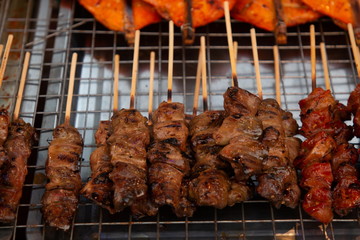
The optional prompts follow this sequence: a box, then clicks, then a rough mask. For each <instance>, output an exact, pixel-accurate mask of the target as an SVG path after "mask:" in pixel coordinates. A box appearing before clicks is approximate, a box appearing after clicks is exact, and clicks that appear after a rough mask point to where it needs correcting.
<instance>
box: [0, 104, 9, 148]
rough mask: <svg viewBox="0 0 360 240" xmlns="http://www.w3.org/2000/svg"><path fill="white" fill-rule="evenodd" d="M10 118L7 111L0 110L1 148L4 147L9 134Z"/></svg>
mask: <svg viewBox="0 0 360 240" xmlns="http://www.w3.org/2000/svg"><path fill="white" fill-rule="evenodd" d="M9 124H10V117H9V113H8V112H7V110H6V109H4V108H1V109H0V146H3V145H4V142H5V141H6V138H7V136H8V132H9Z"/></svg>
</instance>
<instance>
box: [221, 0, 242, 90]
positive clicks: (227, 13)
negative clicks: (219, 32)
mask: <svg viewBox="0 0 360 240" xmlns="http://www.w3.org/2000/svg"><path fill="white" fill-rule="evenodd" d="M224 12H225V24H226V35H227V40H228V47H229V56H230V65H231V78H232V86H236V87H238V86H239V84H238V79H237V73H236V62H235V57H234V49H233V48H234V45H233V39H232V30H231V22H230V10H229V2H228V1H224Z"/></svg>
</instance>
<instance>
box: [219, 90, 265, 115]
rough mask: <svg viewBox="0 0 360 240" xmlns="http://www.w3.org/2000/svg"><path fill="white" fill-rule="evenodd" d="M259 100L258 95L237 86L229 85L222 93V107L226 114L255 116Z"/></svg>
mask: <svg viewBox="0 0 360 240" xmlns="http://www.w3.org/2000/svg"><path fill="white" fill-rule="evenodd" d="M260 102H261V100H260V98H259V97H257V96H256V95H254V94H252V93H250V92H248V91H246V90H244V89H241V88H238V87H229V88H228V89H227V90H226V92H225V93H224V109H225V111H226V113H227V114H228V115H234V114H241V115H251V116H255V114H256V113H257V110H258V106H259V104H260Z"/></svg>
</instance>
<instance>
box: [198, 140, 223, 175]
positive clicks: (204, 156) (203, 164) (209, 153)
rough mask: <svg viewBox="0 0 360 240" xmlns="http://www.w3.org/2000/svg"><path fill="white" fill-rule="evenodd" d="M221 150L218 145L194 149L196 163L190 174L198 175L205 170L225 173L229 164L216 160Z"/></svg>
mask: <svg viewBox="0 0 360 240" xmlns="http://www.w3.org/2000/svg"><path fill="white" fill-rule="evenodd" d="M221 149H222V147H221V146H218V145H201V146H198V147H197V148H196V153H195V158H196V163H195V164H194V166H193V168H192V174H196V173H199V172H201V171H204V170H207V169H219V170H225V171H227V170H228V169H229V167H230V166H229V164H228V163H227V162H224V161H222V160H220V159H219V158H218V154H219V152H220V150H221Z"/></svg>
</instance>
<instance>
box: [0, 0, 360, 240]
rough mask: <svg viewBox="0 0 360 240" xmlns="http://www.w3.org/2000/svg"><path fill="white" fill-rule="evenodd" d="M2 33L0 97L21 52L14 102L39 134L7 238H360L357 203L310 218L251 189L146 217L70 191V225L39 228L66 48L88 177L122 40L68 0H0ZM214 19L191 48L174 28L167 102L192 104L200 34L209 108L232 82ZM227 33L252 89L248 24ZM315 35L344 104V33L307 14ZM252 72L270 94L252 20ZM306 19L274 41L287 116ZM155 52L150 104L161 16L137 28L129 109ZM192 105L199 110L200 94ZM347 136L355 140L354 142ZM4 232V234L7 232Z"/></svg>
mask: <svg viewBox="0 0 360 240" xmlns="http://www.w3.org/2000/svg"><path fill="white" fill-rule="evenodd" d="M0 13H1V15H0V16H1V22H0V36H1V43H4V42H5V41H6V37H7V35H8V33H13V34H14V37H15V39H16V42H14V46H13V48H12V51H11V57H10V61H9V63H8V68H7V72H6V75H5V77H6V80H5V82H4V85H3V86H4V89H2V90H1V94H0V105H6V106H9V107H10V109H11V110H12V109H13V108H14V103H15V101H14V99H15V92H16V89H17V86H18V85H19V79H20V74H19V73H20V70H21V67H22V65H21V63H22V62H23V57H24V54H25V51H30V52H31V53H32V58H31V62H30V68H29V74H28V79H27V83H26V88H25V92H24V100H23V105H22V108H21V113H20V114H21V117H22V118H23V119H24V120H25V121H26V122H29V123H31V124H32V125H34V126H35V127H36V129H37V130H38V132H39V136H40V140H39V142H38V144H37V145H35V147H34V149H33V154H32V156H31V158H30V159H29V167H28V170H29V174H28V176H27V179H26V182H25V186H24V194H23V198H22V200H21V204H20V207H19V210H18V214H17V219H16V222H15V224H14V225H1V226H0V235H1V236H4V238H5V237H8V238H10V239H50V238H54V236H56V237H59V236H60V238H63V239H115V238H116V239H213V238H215V239H275V238H277V239H355V238H356V237H359V236H360V228H359V221H360V217H359V216H360V212H359V209H356V210H354V211H353V212H352V213H351V214H349V215H348V216H346V217H345V218H339V217H335V219H334V220H333V222H332V223H331V224H330V225H329V226H327V228H326V230H325V231H323V230H324V226H322V225H321V224H320V223H318V222H316V221H315V220H313V219H311V218H310V217H309V216H308V215H307V214H306V213H304V211H303V210H302V209H301V207H298V208H295V209H289V208H286V207H282V208H281V209H279V210H277V209H274V208H273V207H272V206H271V204H269V202H268V201H265V200H262V199H261V198H259V197H256V198H255V199H253V200H250V201H247V202H244V203H242V204H237V205H236V206H234V207H232V208H226V209H223V210H216V209H213V208H206V207H202V208H198V210H197V211H196V212H195V214H194V217H192V218H176V216H175V215H174V214H173V213H172V212H171V210H170V208H166V207H165V208H162V209H161V210H160V213H159V214H158V215H157V216H156V217H148V218H144V219H141V220H140V221H137V220H135V219H132V218H131V217H130V216H129V212H128V211H127V210H125V211H124V212H121V213H118V214H115V215H110V214H109V213H108V212H107V211H106V210H103V209H101V208H100V207H98V206H96V205H95V204H93V203H91V202H90V201H87V200H86V199H85V198H81V199H80V204H79V208H78V212H77V215H76V218H75V220H74V224H73V227H72V228H71V229H70V231H69V232H67V233H61V234H59V233H58V232H54V231H53V230H51V229H48V228H45V227H44V223H43V221H42V218H41V217H42V215H41V212H40V209H41V202H40V201H41V196H42V194H43V192H44V186H45V183H46V179H45V177H44V172H45V161H46V157H47V147H48V142H49V141H51V134H52V131H53V129H54V128H55V126H56V125H58V124H59V123H61V122H63V120H64V115H65V102H66V96H67V95H66V92H67V85H68V81H67V80H68V76H69V71H70V58H71V54H72V53H73V52H77V53H78V54H79V61H78V64H77V67H78V68H77V75H76V78H75V92H74V100H73V103H74V104H73V108H72V110H73V111H72V117H71V124H72V125H73V126H75V127H76V128H78V129H79V131H80V133H81V134H82V136H83V138H84V143H85V145H84V152H83V155H82V158H83V161H82V162H81V176H82V180H83V182H85V181H86V180H87V178H88V177H89V176H90V166H89V156H90V154H91V152H92V151H93V150H94V149H95V147H96V146H95V140H94V133H95V131H96V129H97V126H98V124H99V121H100V120H108V119H109V118H110V117H111V115H112V109H113V108H112V92H113V91H112V84H113V71H112V69H113V61H112V60H113V56H114V54H115V53H118V54H120V56H121V60H120V72H121V74H120V83H119V89H120V98H119V103H120V108H126V107H127V106H128V102H129V97H130V84H131V67H132V63H133V62H132V57H133V48H132V47H128V46H127V45H126V42H125V40H124V38H123V35H122V34H120V33H114V32H112V31H109V30H107V29H105V28H104V27H103V26H101V25H100V24H98V23H96V21H95V20H94V19H93V18H92V17H91V16H90V15H89V14H88V13H87V12H86V11H85V10H84V9H82V8H81V7H80V6H79V5H78V4H77V3H76V1H75V0H72V1H57V2H55V1H49V0H41V1H35V0H27V1H22V0H13V1H10V0H0ZM224 26H225V22H224V20H223V19H222V20H219V21H216V22H214V23H212V24H210V25H208V26H206V27H202V28H199V29H197V30H196V31H197V37H196V39H195V44H194V45H193V46H186V47H185V46H183V45H182V44H181V40H182V36H181V33H180V30H179V29H178V28H176V31H175V54H174V56H175V59H174V85H173V86H174V87H173V100H174V101H179V102H183V103H184V104H185V106H186V112H187V113H191V112H192V101H193V93H194V87H195V86H194V85H195V75H196V65H197V58H198V50H199V45H200V41H199V40H200V35H205V36H206V43H207V49H206V51H207V54H206V55H207V68H208V84H209V85H208V89H209V108H210V109H213V110H219V109H222V108H223V106H222V103H223V97H222V94H223V93H224V91H225V90H226V89H227V87H228V86H230V84H231V69H230V63H229V56H228V48H227V39H226V32H225V27H224ZM232 28H233V38H234V40H236V41H238V42H239V51H238V61H237V69H238V78H239V86H240V87H242V88H244V89H247V90H248V91H250V92H252V93H256V91H257V90H256V89H257V88H256V82H255V70H254V67H253V59H252V50H251V41H250V28H251V26H249V25H247V24H243V23H239V22H237V21H235V20H233V21H232ZM315 28H316V40H317V44H319V42H321V41H323V42H325V44H326V50H327V55H328V65H329V70H330V78H331V87H332V92H333V94H334V96H335V98H336V99H337V100H339V101H340V102H342V103H346V101H347V98H348V96H349V94H350V92H351V91H352V90H353V89H354V87H355V84H356V83H358V79H357V74H356V69H355V64H354V61H353V58H352V54H351V46H350V44H349V40H348V36H347V33H346V32H345V31H343V30H341V29H340V28H338V27H336V26H335V25H334V24H333V23H332V21H331V20H330V19H327V18H323V19H321V20H319V21H317V22H315ZM257 32H258V33H257V42H258V51H259V59H260V66H261V68H260V72H261V77H262V84H263V93H264V98H274V97H275V80H274V71H273V66H274V60H273V55H272V46H273V44H274V35H273V34H272V33H269V32H264V31H261V30H257ZM309 35H310V34H309V25H302V26H297V27H293V28H289V29H288V44H287V45H284V46H280V47H279V48H280V59H281V77H282V86H281V93H282V94H281V96H282V102H283V107H284V108H286V109H287V110H289V111H291V112H292V113H293V115H294V117H295V118H296V120H298V123H299V124H300V119H299V112H300V111H299V107H298V101H299V100H300V99H303V98H305V97H306V96H307V95H308V94H309V92H310V91H311V82H310V79H311V75H310V37H309ZM153 50H155V51H156V75H155V89H154V103H155V106H154V107H157V106H158V105H159V103H160V102H161V101H163V100H165V99H166V95H167V82H166V80H167V52H168V24H167V22H165V21H162V22H161V23H159V24H155V25H152V26H149V27H147V28H145V29H143V30H142V31H141V40H140V58H139V59H140V60H139V80H138V89H137V97H136V108H137V109H139V110H140V112H141V113H142V114H143V115H145V116H147V99H148V79H149V56H150V51H153ZM319 52H320V50H319V48H317V56H318V61H317V76H318V77H317V82H318V85H319V86H324V78H323V72H322V64H321V60H320V54H319ZM199 109H200V110H201V109H202V105H201V104H200V107H199ZM200 112H201V111H200ZM352 143H353V144H355V145H356V147H357V148H358V145H359V142H358V140H357V139H353V140H352ZM12 233H13V234H12Z"/></svg>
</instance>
